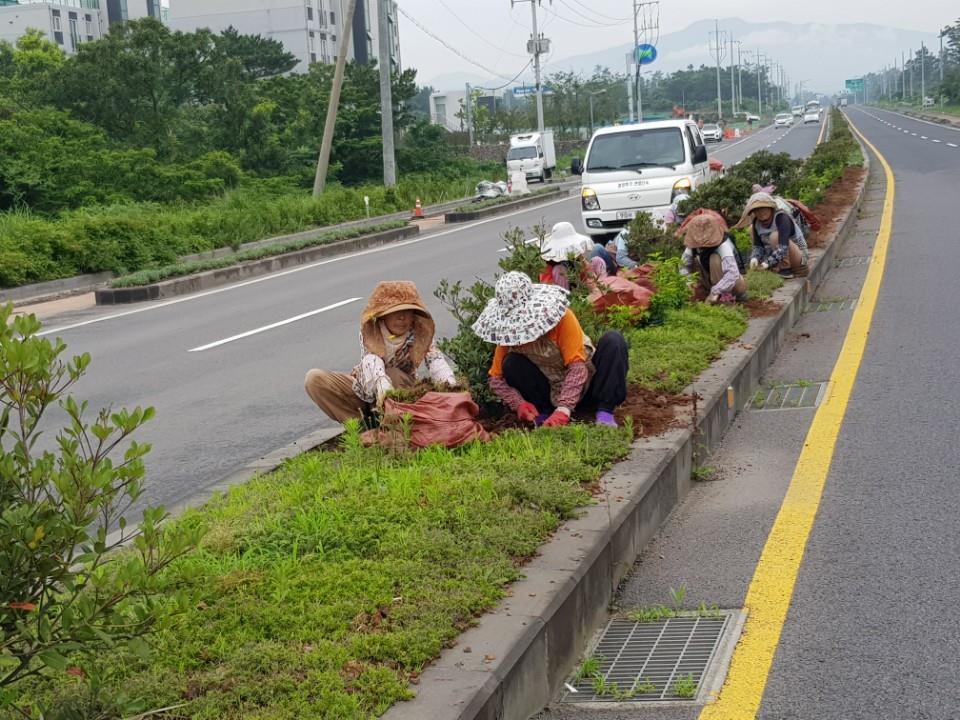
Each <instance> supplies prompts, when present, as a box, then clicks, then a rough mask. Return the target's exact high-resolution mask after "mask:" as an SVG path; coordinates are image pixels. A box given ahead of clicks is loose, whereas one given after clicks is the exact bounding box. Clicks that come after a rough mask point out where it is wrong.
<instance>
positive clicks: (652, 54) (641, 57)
mask: <svg viewBox="0 0 960 720" xmlns="http://www.w3.org/2000/svg"><path fill="white" fill-rule="evenodd" d="M633 56H634V59H635V60H636V62H638V63H639V64H641V65H649V64H650V63H652V62H653V61H654V60H656V59H657V49H656V48H655V47H654V46H653V45H650V44H649V43H643V44H642V45H637V49H636V50H635V51H634V54H633Z"/></svg>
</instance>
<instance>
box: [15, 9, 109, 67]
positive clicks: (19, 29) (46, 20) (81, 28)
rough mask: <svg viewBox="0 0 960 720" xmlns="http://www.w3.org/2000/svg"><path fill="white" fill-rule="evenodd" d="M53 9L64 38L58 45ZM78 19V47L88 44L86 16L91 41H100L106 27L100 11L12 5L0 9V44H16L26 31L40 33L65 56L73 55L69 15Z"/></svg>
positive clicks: (74, 49)
mask: <svg viewBox="0 0 960 720" xmlns="http://www.w3.org/2000/svg"><path fill="white" fill-rule="evenodd" d="M52 9H57V10H59V11H60V28H61V30H60V32H61V33H62V36H63V43H57V40H56V37H55V35H54V30H53V15H52V13H51V10H52ZM71 12H73V13H76V15H77V31H78V33H79V35H80V41H81V44H82V43H84V42H87V27H86V16H87V15H90V17H91V18H92V23H91V24H92V28H91V32H90V36H91V37H93V39H94V40H99V39H100V38H102V37H103V32H104V29H105V27H106V21H105V18H104V16H103V15H102V14H101V13H103V10H102V9H101V10H100V11H97V10H91V9H86V8H75V7H69V6H66V5H59V4H56V3H53V4H50V3H42V4H31V5H11V6H4V7H0V40H6V41H7V42H10V43H16V41H17V40H18V39H19V38H21V37H22V36H23V35H25V34H26V32H27V30H31V29H32V30H40V31H41V32H42V33H43V34H44V35H46V37H47V39H48V40H50V42H52V43H54V44H57V45H59V47H61V48H62V49H63V51H64V52H66V53H67V54H68V55H72V54H74V53H75V52H76V48H75V47H74V45H73V41H72V39H71V36H70V15H69V13H71Z"/></svg>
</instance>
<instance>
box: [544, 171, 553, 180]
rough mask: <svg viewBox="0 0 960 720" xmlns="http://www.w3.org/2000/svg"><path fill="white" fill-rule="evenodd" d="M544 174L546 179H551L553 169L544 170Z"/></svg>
mask: <svg viewBox="0 0 960 720" xmlns="http://www.w3.org/2000/svg"><path fill="white" fill-rule="evenodd" d="M544 175H545V176H546V178H547V180H552V179H553V170H546V171H545V172H544Z"/></svg>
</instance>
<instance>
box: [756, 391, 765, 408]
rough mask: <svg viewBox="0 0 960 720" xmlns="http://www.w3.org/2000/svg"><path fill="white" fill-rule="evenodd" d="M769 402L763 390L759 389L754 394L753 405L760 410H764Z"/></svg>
mask: <svg viewBox="0 0 960 720" xmlns="http://www.w3.org/2000/svg"><path fill="white" fill-rule="evenodd" d="M766 404H767V395H766V393H764V392H763V390H757V392H756V393H755V394H754V396H753V406H754V407H755V408H757V409H759V410H762V409H763V408H764V406H765V405H766Z"/></svg>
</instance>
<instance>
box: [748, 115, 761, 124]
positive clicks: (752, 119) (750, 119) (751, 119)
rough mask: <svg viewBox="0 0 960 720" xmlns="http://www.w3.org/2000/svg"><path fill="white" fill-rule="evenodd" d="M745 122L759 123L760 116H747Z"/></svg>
mask: <svg viewBox="0 0 960 720" xmlns="http://www.w3.org/2000/svg"><path fill="white" fill-rule="evenodd" d="M747 122H760V116H759V115H753V114H750V115H747Z"/></svg>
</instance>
